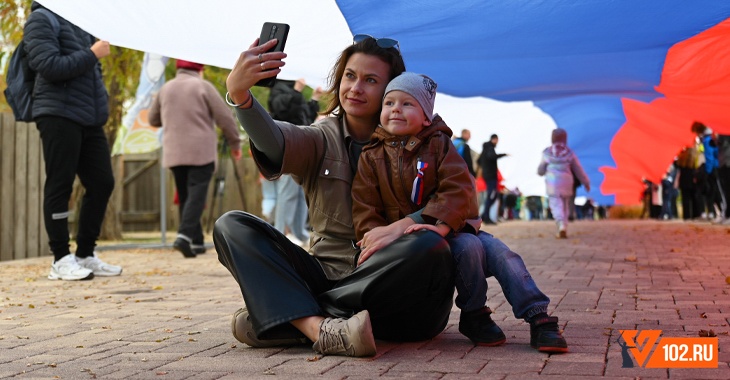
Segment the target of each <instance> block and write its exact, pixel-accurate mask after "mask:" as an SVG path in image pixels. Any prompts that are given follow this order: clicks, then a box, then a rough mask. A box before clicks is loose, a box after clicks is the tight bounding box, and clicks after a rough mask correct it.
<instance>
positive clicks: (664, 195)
mask: <svg viewBox="0 0 730 380" xmlns="http://www.w3.org/2000/svg"><path fill="white" fill-rule="evenodd" d="M690 130H691V131H692V133H693V134H694V136H695V137H694V140H693V141H691V142H690V143H689V144H688V145H687V146H685V147H683V148H682V149H681V150H680V151H679V153H678V154H677V157H676V158H675V160H674V161H673V162H672V163H671V164H670V165H669V168H668V169H667V171H666V173H665V174H664V176H663V177H662V180H661V182H660V183H654V182H651V181H649V180H647V179H645V180H644V190H643V192H642V194H641V200H642V204H643V209H642V214H641V217H642V218H644V217H649V218H655V219H661V220H670V219H679V218H681V219H682V220H687V221H689V220H694V221H710V222H712V223H716V224H730V210H729V209H728V199H730V136H728V135H718V134H716V133H714V132H713V131H712V129H711V128H709V127H707V126H706V125H704V124H703V123H701V122H694V123H693V124H692V125H691V126H690ZM680 205H681V206H680Z"/></svg>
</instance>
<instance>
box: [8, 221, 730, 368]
mask: <svg viewBox="0 0 730 380" xmlns="http://www.w3.org/2000/svg"><path fill="white" fill-rule="evenodd" d="M490 231H491V232H493V233H494V234H495V235H497V236H499V237H500V238H502V239H503V240H504V241H505V242H506V243H507V244H508V245H509V246H510V247H511V248H512V249H513V250H515V251H517V252H518V253H520V254H521V255H522V256H523V258H524V259H525V262H526V264H527V266H528V268H529V269H530V271H531V273H532V275H533V277H534V278H535V280H536V282H537V283H538V285H539V286H540V288H541V289H542V290H543V291H544V292H545V293H547V294H548V295H549V296H550V298H551V299H552V303H551V305H550V312H551V313H552V314H553V315H557V316H559V317H560V324H561V326H562V327H563V328H564V335H565V337H566V339H567V340H568V343H569V344H570V350H571V352H570V353H568V354H563V355H548V354H543V353H539V352H537V351H535V350H533V349H532V348H530V347H529V326H528V325H527V324H526V323H524V322H522V321H517V320H515V318H514V317H513V316H512V314H511V310H510V308H509V305H508V304H507V303H506V301H505V300H504V297H503V296H502V293H501V290H500V288H499V285H498V284H497V282H496V281H495V280H494V279H491V280H490V282H489V284H490V291H489V306H490V307H492V309H494V310H495V314H494V315H493V316H494V318H495V320H497V322H498V323H499V325H500V326H501V327H502V329H504V331H505V333H506V335H507V344H505V345H503V346H500V347H492V348H488V347H474V346H472V345H471V344H470V342H469V341H468V340H467V339H466V338H464V337H463V336H461V335H460V334H459V332H458V331H457V326H456V325H457V324H458V317H459V312H458V310H457V309H454V310H453V312H452V315H451V320H450V323H449V325H448V327H447V329H446V331H445V332H444V333H442V334H441V335H439V336H438V337H437V338H435V339H433V340H431V341H427V342H419V343H407V344H397V343H387V342H378V355H377V356H376V357H375V358H374V359H353V358H345V357H335V356H328V357H324V358H321V359H319V360H311V359H312V358H314V357H315V356H314V354H313V351H312V350H311V348H309V347H293V348H286V349H281V348H272V349H252V348H249V347H246V346H245V345H243V344H241V343H238V342H237V341H236V340H235V339H234V338H233V337H232V336H231V333H230V316H231V314H232V313H233V311H234V310H236V309H237V308H238V307H240V306H241V304H242V300H241V295H240V293H239V291H238V289H237V286H236V283H235V282H234V281H233V279H232V277H231V276H230V275H229V274H228V273H227V272H226V270H225V269H224V268H223V267H222V266H221V265H220V264H218V261H217V258H216V256H215V253H213V252H209V253H208V254H206V255H203V256H201V257H198V258H196V259H193V260H184V259H183V258H182V256H181V255H180V254H178V253H176V252H173V251H171V250H146V251H133V250H125V251H104V252H103V253H102V257H103V258H104V259H105V260H106V261H109V262H111V263H119V264H122V265H124V268H125V269H124V274H123V275H122V276H121V277H116V278H100V277H99V278H96V279H94V280H92V281H84V282H62V281H50V280H47V279H46V275H47V274H48V270H49V265H50V260H51V259H50V258H49V257H44V258H38V259H29V260H22V261H15V262H3V263H0V274H1V275H0V378H6V377H10V378H18V379H31V378H32V379H55V378H61V379H93V378H105V379H117V378H133V379H222V378H224V379H241V378H247V379H248V378H261V379H271V378H272V377H279V378H294V377H296V378H298V379H305V378H313V377H318V378H320V377H321V378H329V379H345V378H347V379H353V378H354V379H364V378H374V377H381V376H382V377H417V378H428V379H468V378H479V379H530V378H540V379H542V378H553V379H569V378H574V379H585V378H592V377H605V378H617V379H618V378H625V379H632V378H658V379H665V378H670V379H681V378H686V379H705V378H706V379H728V378H730V368H728V362H730V352H729V351H730V337H728V331H730V327H728V321H729V319H728V318H730V296H728V292H729V291H730V285H728V284H727V283H726V281H727V278H728V276H730V228H728V227H726V226H722V227H721V226H712V225H709V224H699V223H688V224H685V223H681V222H656V221H603V222H579V223H575V224H573V225H571V230H570V239H568V240H557V239H555V238H554V237H553V234H554V230H553V224H552V223H549V222H509V223H503V224H501V225H499V226H497V227H494V228H491V229H490ZM619 329H639V330H644V329H661V330H663V336H665V337H695V336H698V333H699V331H700V330H713V331H714V332H715V333H716V334H717V335H718V337H719V341H720V345H719V347H720V348H719V349H720V353H719V362H720V364H719V367H718V368H717V369H644V368H639V367H635V368H622V356H621V349H620V347H619V346H618V344H617V342H616V341H617V339H618V334H619V333H618V330H619Z"/></svg>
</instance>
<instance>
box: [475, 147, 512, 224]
mask: <svg viewBox="0 0 730 380" xmlns="http://www.w3.org/2000/svg"><path fill="white" fill-rule="evenodd" d="M498 142H499V137H497V135H492V136H491V137H490V138H489V141H487V142H485V143H484V145H482V154H481V155H480V156H479V166H480V167H481V168H482V177H483V178H484V182H486V183H487V202H486V204H485V205H484V211H483V212H482V222H484V223H485V224H495V222H496V221H493V220H492V219H491V218H490V217H489V209H490V208H491V207H492V205H493V204H494V202H495V201H496V199H497V160H498V159H500V158H502V157H505V156H507V153H500V154H497V152H496V151H495V150H494V149H495V148H496V147H497V143H498Z"/></svg>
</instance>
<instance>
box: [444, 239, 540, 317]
mask: <svg viewBox="0 0 730 380" xmlns="http://www.w3.org/2000/svg"><path fill="white" fill-rule="evenodd" d="M448 242H449V245H450V246H451V254H452V256H453V258H454V263H455V264H456V291H457V293H458V294H457V296H456V306H457V307H458V308H459V309H461V310H462V311H474V310H477V309H479V308H481V307H483V306H484V305H485V304H486V303H487V277H492V276H494V278H496V279H497V281H498V282H499V285H500V286H501V287H502V292H503V293H504V296H505V298H506V299H507V302H509V304H510V305H512V312H513V313H514V315H515V317H516V318H520V319H525V320H528V319H529V318H531V317H533V316H535V315H537V314H539V313H546V312H547V307H548V304H549V303H550V298H548V297H547V296H546V295H545V294H543V293H542V292H541V291H540V289H538V287H537V284H535V281H533V279H532V276H530V272H528V271H527V268H526V267H525V263H524V261H522V257H520V255H518V254H516V253H515V252H512V251H511V250H510V249H509V248H508V247H507V245H505V244H504V243H502V241H500V240H499V239H497V238H495V237H494V236H492V235H490V234H488V233H486V232H484V231H479V234H478V235H473V234H469V233H457V234H455V235H454V236H453V237H451V238H450V239H448Z"/></svg>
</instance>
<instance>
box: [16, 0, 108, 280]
mask: <svg viewBox="0 0 730 380" xmlns="http://www.w3.org/2000/svg"><path fill="white" fill-rule="evenodd" d="M39 8H43V6H41V5H40V4H39V3H37V2H33V3H32V4H31V10H36V9H39ZM49 12H50V11H49ZM54 16H55V17H56V18H57V19H58V23H59V26H60V31H59V33H58V35H56V33H54V31H53V29H54V28H53V26H52V23H51V21H50V20H49V18H48V17H47V16H46V15H43V14H41V13H40V12H31V14H30V16H29V17H28V20H27V21H26V23H25V27H24V30H23V33H24V35H23V40H24V41H25V49H26V50H25V53H26V54H27V57H28V65H29V66H30V68H31V69H32V70H33V71H34V72H35V73H36V77H35V87H34V91H33V111H32V112H33V120H34V121H35V123H36V127H37V128H38V131H39V132H40V135H41V142H42V145H43V157H44V161H45V170H46V181H45V185H44V188H43V197H44V200H43V220H44V222H45V226H46V232H47V233H48V244H49V246H50V249H51V252H52V253H53V258H54V261H53V263H52V264H51V271H50V273H49V275H48V278H49V279H51V280H89V279H92V278H93V277H94V276H118V275H120V274H121V273H122V267H120V266H117V265H111V264H108V263H105V262H104V261H102V260H101V259H100V258H99V257H98V255H97V253H96V252H94V248H95V247H96V240H97V239H98V237H99V233H100V232H101V224H102V222H103V221H104V214H105V212H106V207H107V203H108V202H109V197H110V196H111V194H112V191H113V190H114V173H113V172H112V164H111V154H110V151H109V142H108V141H107V138H106V134H105V133H104V124H106V121H107V119H108V117H109V108H108V95H107V91H106V87H105V86H104V81H103V78H102V73H101V63H100V62H99V59H101V58H103V57H105V56H107V55H109V53H110V47H109V42H108V41H96V39H95V38H94V37H93V36H92V35H90V34H89V33H87V32H85V31H84V30H82V29H80V28H79V27H78V26H76V25H74V24H72V23H70V22H68V21H67V20H65V19H63V18H61V17H60V16H58V15H55V14H54ZM77 175H78V177H79V180H80V181H81V185H83V187H84V189H85V192H84V196H83V198H82V200H81V209H80V211H79V219H78V232H77V234H76V253H75V254H72V253H71V251H70V249H69V230H68V217H69V215H70V214H71V212H70V211H69V209H68V204H69V200H70V199H71V193H72V190H73V183H74V179H75V178H76V176H77Z"/></svg>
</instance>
